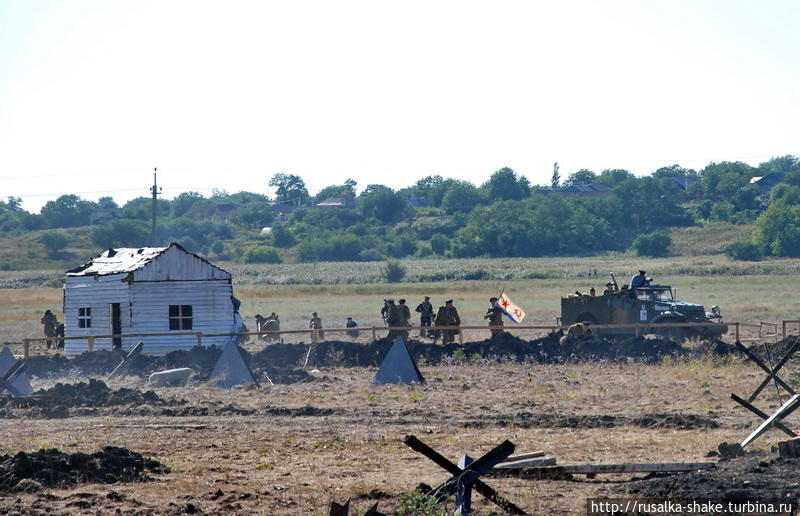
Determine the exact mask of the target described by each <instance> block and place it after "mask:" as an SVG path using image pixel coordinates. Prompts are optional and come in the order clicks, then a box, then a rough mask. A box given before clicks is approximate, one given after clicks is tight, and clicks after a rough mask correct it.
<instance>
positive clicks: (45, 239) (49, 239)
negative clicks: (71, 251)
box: [39, 231, 69, 256]
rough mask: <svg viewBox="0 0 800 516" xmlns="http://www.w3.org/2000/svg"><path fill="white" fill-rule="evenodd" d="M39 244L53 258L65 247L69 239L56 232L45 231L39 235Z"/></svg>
mask: <svg viewBox="0 0 800 516" xmlns="http://www.w3.org/2000/svg"><path fill="white" fill-rule="evenodd" d="M39 242H41V243H42V245H44V246H45V247H46V248H47V251H48V252H49V253H50V256H55V255H56V254H58V252H59V251H61V250H62V249H64V248H65V247H67V244H69V238H67V235H65V234H64V233H61V232H58V231H45V232H44V233H41V234H40V235H39Z"/></svg>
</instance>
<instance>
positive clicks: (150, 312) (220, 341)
mask: <svg viewBox="0 0 800 516" xmlns="http://www.w3.org/2000/svg"><path fill="white" fill-rule="evenodd" d="M106 260H107V261H108V259H106ZM118 270H119V269H118ZM232 296H233V286H232V283H231V275H230V273H229V272H227V271H225V270H223V269H220V268H219V267H216V266H214V265H213V264H211V263H210V262H208V261H206V260H204V259H202V258H199V257H198V256H196V255H193V254H191V253H187V252H185V251H184V250H183V249H182V248H180V247H179V246H175V245H171V246H170V247H169V248H167V249H166V250H164V251H163V252H161V253H159V254H158V255H157V256H155V257H154V258H153V259H152V260H150V261H149V262H147V263H146V264H145V265H144V266H141V267H139V268H136V269H135V270H127V271H125V272H120V273H116V274H87V275H73V274H68V275H67V277H66V280H65V283H64V318H65V336H67V337H78V336H90V335H109V334H112V333H113V331H112V320H111V306H110V305H111V304H112V303H119V305H120V323H121V326H120V327H121V331H120V333H122V334H126V333H165V332H167V333H168V332H171V331H175V332H176V333H179V332H181V331H199V332H204V333H230V332H234V331H236V327H235V321H234V310H233V303H232ZM170 305H190V306H191V307H192V328H191V329H190V330H189V329H184V330H170V327H169V307H170ZM80 308H91V327H90V328H80V327H79V326H78V324H79V322H78V314H79V309H80ZM230 338H231V337H209V338H207V339H204V340H203V345H206V346H210V345H214V344H216V345H218V346H222V345H225V344H226V343H227V342H228V341H229V340H230ZM139 341H144V344H145V347H144V351H145V352H147V353H167V352H170V351H174V350H179V349H190V348H192V347H194V346H195V345H196V344H197V338H196V337H195V336H193V335H183V336H178V337H129V338H123V339H122V349H123V350H125V351H129V350H130V349H133V347H134V346H136V344H137V343H138V342H139ZM94 346H95V347H94V349H95V350H101V349H111V347H112V339H110V338H104V339H97V340H95V344H94ZM87 348H88V342H87V341H83V340H73V341H66V349H65V352H66V353H68V354H79V353H82V352H84V351H87Z"/></svg>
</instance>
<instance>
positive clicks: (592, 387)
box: [0, 257, 800, 515]
mask: <svg viewBox="0 0 800 516" xmlns="http://www.w3.org/2000/svg"><path fill="white" fill-rule="evenodd" d="M436 263H437V262H435V261H431V263H430V264H428V263H427V262H426V263H420V264H413V263H411V262H409V264H407V266H408V269H409V279H411V280H412V282H407V283H406V282H404V283H400V284H392V285H388V284H381V283H374V282H372V283H370V282H360V281H352V282H351V281H349V280H348V279H347V278H355V277H356V276H351V275H353V274H356V273H353V272H352V271H348V270H346V268H339V269H337V270H338V271H339V272H337V273H331V271H326V272H325V274H340V275H341V278H342V281H340V282H339V283H338V284H319V285H314V284H299V285H285V284H280V285H272V284H267V283H266V282H265V281H264V280H263V278H260V277H259V274H260V271H262V270H266V269H263V268H256V267H252V268H250V269H247V270H249V271H250V272H249V273H245V272H244V269H242V270H238V269H236V270H234V273H235V277H236V278H237V280H236V282H235V285H234V290H235V294H236V295H237V296H238V297H239V298H240V299H242V301H243V303H242V312H243V315H244V317H245V319H246V320H247V321H248V323H252V320H253V319H252V318H253V316H254V315H255V314H256V313H261V314H266V313H269V312H272V311H275V312H278V313H279V314H280V315H281V319H282V321H283V325H282V326H283V328H284V329H291V328H305V327H307V320H308V316H309V315H310V312H311V311H317V312H319V313H320V314H321V316H322V317H323V319H324V321H325V325H326V326H327V327H332V326H340V325H342V324H343V322H344V318H345V317H346V316H348V315H350V316H353V317H354V318H355V319H356V320H357V321H358V322H359V323H360V324H361V326H369V325H372V324H377V323H378V322H379V319H378V315H377V314H378V310H379V309H380V306H381V300H382V299H383V298H384V297H388V296H392V297H395V298H399V297H405V298H407V299H408V300H409V303H410V304H411V305H412V307H413V306H415V305H416V303H418V302H419V300H420V299H421V297H422V296H423V295H426V294H427V295H431V296H432V297H433V301H434V303H441V301H442V300H443V299H444V298H446V297H452V298H454V300H455V304H456V306H458V308H459V310H460V312H461V314H462V317H463V319H464V323H465V324H484V321H483V319H482V315H483V313H484V312H485V310H486V307H487V304H488V303H487V298H488V297H489V296H490V295H494V294H496V293H497V292H498V290H499V289H500V288H505V290H506V292H507V293H508V294H509V295H510V296H511V297H512V299H513V300H514V301H515V302H517V303H519V304H520V305H521V306H522V307H524V308H525V309H526V310H527V311H528V313H529V317H530V319H529V320H526V323H532V324H552V323H553V322H554V319H555V317H556V316H557V315H558V310H559V298H560V297H561V296H562V295H565V294H567V293H569V292H573V291H575V290H582V291H583V290H587V289H588V287H589V286H595V287H596V288H597V287H599V286H600V285H602V284H603V283H605V276H603V275H601V274H603V272H604V271H605V272H608V271H609V270H615V271H617V272H619V274H618V280H619V281H620V283H623V282H624V283H627V281H628V280H629V278H630V272H631V271H632V270H634V269H636V268H638V266H639V264H640V263H641V262H640V261H638V260H637V259H634V258H632V257H616V258H611V257H609V258H603V259H588V258H580V259H572V258H571V259H567V260H561V261H559V260H556V259H548V260H529V261H527V262H523V261H509V262H507V263H506V262H499V263H495V262H492V264H491V265H490V266H491V267H492V269H491V270H493V271H495V272H497V274H496V275H499V274H500V273H501V271H503V270H512V269H513V270H515V271H517V272H515V273H514V275H515V277H517V276H518V277H519V278H522V277H523V276H525V275H527V276H528V279H515V280H508V281H501V280H495V279H490V280H476V281H439V282H425V281H415V280H414V278H418V277H420V276H422V275H424V274H433V272H435V265H436ZM438 263H439V265H441V264H442V262H441V261H440V262H438ZM372 265H374V264H370V266H372ZM375 266H377V265H375ZM456 266H459V264H456ZM641 266H643V267H646V268H647V269H648V271H651V272H652V274H653V275H654V276H655V277H656V279H657V280H658V281H659V282H660V283H668V284H672V285H673V287H675V288H677V290H678V297H679V298H681V299H685V300H689V301H694V302H698V303H703V304H705V305H706V307H707V308H708V307H710V306H711V305H713V304H717V305H719V306H720V307H722V311H723V315H724V316H725V318H726V320H728V321H733V320H736V321H741V322H745V323H749V324H754V325H757V324H758V323H759V322H760V321H772V322H780V321H781V320H782V319H797V318H800V298H799V297H798V296H797V295H796V292H798V290H799V289H800V281H798V276H797V274H796V273H797V262H796V261H791V260H781V261H770V262H764V263H759V264H741V263H733V262H728V261H726V259H725V258H724V257H723V258H720V257H696V258H691V259H683V261H681V262H679V261H675V260H672V261H670V260H669V259H664V260H651V261H647V262H644V264H643V265H641ZM285 267H287V268H289V267H294V266H285ZM309 267H310V266H309ZM426 267H431V269H430V271H433V272H425V271H427V270H428V269H426ZM465 267H466V265H465ZM471 267H478V266H476V265H471ZM589 268H597V269H598V274H599V275H598V277H586V276H585V271H586V270H588V269H589ZM232 269H233V268H232ZM282 270H283V269H282ZM559 271H560V272H561V274H560V275H559ZM623 271H625V273H624V274H623ZM305 272H307V273H308V274H309V275H310V277H312V281H310V282H309V283H313V277H314V275H316V274H318V273H319V272H318V271H315V270H311V271H310V272H309V271H305ZM495 272H493V273H492V274H495ZM295 273H297V274H301V273H303V271H300V270H297V271H295V270H294V269H292V270H291V271H290V272H287V274H295ZM439 273H442V274H444V273H446V271H439ZM37 274H38V276H37ZM48 274H49V273H27V274H21V273H11V272H5V273H2V274H0V281H4V282H5V283H3V284H6V285H7V284H8V281H10V280H14V281H16V280H19V281H22V282H23V283H24V282H26V281H29V279H30V278H31V277H35V278H41V281H40V282H39V283H38V284H45V285H52V284H53V283H52V281H53V278H52V277H49V275H48ZM363 274H367V272H363ZM13 275H17V276H13ZM356 275H357V274H356ZM415 275H416V276H415ZM498 277H499V276H498ZM14 278H16V279H14ZM37 281H38V280H37ZM329 283H335V282H329ZM28 284H30V283H28ZM60 306H61V290H60V289H59V288H55V287H53V286H35V287H29V288H21V289H19V288H6V289H0V340H2V341H19V340H21V339H22V338H24V337H31V336H38V335H39V334H40V332H41V325H40V324H39V318H40V317H41V313H42V312H43V311H44V310H45V309H46V308H51V309H54V311H55V312H56V313H57V315H58V317H59V319H62V318H63V317H62V314H61V310H60ZM749 331H751V332H754V331H756V329H755V326H754V327H752V328H750V330H749ZM487 333H488V332H482V333H481V332H477V333H476V334H475V335H474V339H475V340H477V339H483V338H486V337H487V336H488V335H487ZM512 333H513V330H512ZM521 336H522V337H532V335H524V334H523V335H521ZM468 338H470V337H469V336H468ZM362 339H366V336H364V337H363V338H362ZM296 340H303V338H302V337H298V338H297V339H296ZM305 340H307V339H305ZM790 367H793V366H791V365H790ZM421 369H422V373H423V375H424V376H425V378H426V380H427V382H426V383H425V384H423V385H413V386H375V385H372V384H371V383H370V380H371V378H372V377H373V376H374V374H375V369H374V368H334V367H325V366H322V367H319V369H318V370H317V371H315V372H313V375H314V376H315V380H314V381H312V382H306V383H292V384H276V385H270V384H269V383H268V382H267V383H264V382H262V384H261V386H260V387H257V388H245V389H238V388H237V389H231V390H224V389H217V388H212V387H208V386H206V385H191V386H188V387H177V388H157V389H154V390H155V391H156V393H157V394H158V395H159V396H161V397H162V398H164V399H166V400H185V403H184V404H182V405H181V406H188V407H198V408H200V409H202V408H205V409H207V410H206V411H205V413H207V414H208V415H202V416H199V415H183V416H180V417H178V416H171V415H166V414H165V413H164V412H163V411H162V412H159V411H158V410H156V409H155V408H153V407H149V406H147V405H146V404H145V405H142V406H136V407H125V409H124V410H119V411H117V410H116V409H108V410H101V411H96V412H92V410H91V409H79V410H75V411H74V412H72V413H70V416H69V417H66V418H60V419H8V418H5V419H0V452H2V453H4V454H14V453H16V452H19V451H35V450H38V449H43V448H58V449H60V450H62V451H64V452H70V453H74V452H77V451H83V452H95V451H97V450H99V449H100V448H101V447H103V446H107V445H114V446H121V447H125V448H129V449H131V450H134V451H137V452H140V453H142V454H144V455H146V456H149V457H152V458H154V459H157V460H159V461H161V462H163V463H164V464H166V465H167V466H169V468H170V471H169V473H166V474H160V475H156V476H155V477H156V478H155V480H154V481H152V482H144V483H126V484H114V485H99V484H84V485H80V486H78V487H76V488H74V489H45V491H44V492H43V493H42V492H39V493H16V492H15V493H9V492H0V511H2V512H15V511H17V512H20V513H24V512H26V511H27V512H26V513H29V514H44V513H46V512H56V513H92V514H95V513H98V512H99V513H101V514H107V513H113V512H114V511H116V510H117V509H119V510H120V511H122V512H123V513H134V514H182V513H191V512H193V511H203V512H204V513H216V514H223V513H224V514H269V515H272V514H319V515H325V514H327V507H328V506H329V503H330V502H331V501H332V500H336V501H339V502H343V501H344V500H345V499H347V498H351V499H353V504H354V505H355V507H356V508H357V509H358V514H362V513H363V512H364V511H365V510H366V508H367V507H369V506H370V505H372V504H373V503H374V502H375V501H378V502H379V508H380V509H381V510H383V511H384V512H389V513H391V512H392V511H393V510H395V509H396V508H398V507H399V505H400V504H401V494H403V493H408V492H410V491H411V490H413V489H414V488H415V487H416V486H417V484H419V483H420V482H425V483H427V484H429V485H436V484H438V483H440V482H442V481H443V480H445V479H446V477H447V475H446V474H445V473H444V472H443V471H442V470H440V469H439V468H438V467H437V466H436V465H434V464H433V463H432V462H430V461H429V460H428V459H426V458H424V457H422V456H421V455H419V454H417V453H416V452H413V451H411V450H410V449H409V448H407V447H406V446H405V445H403V444H402V438H403V436H405V435H408V434H413V435H416V436H417V437H419V438H420V439H422V440H423V441H425V442H426V443H428V444H429V445H431V446H432V447H433V448H435V449H437V450H439V451H440V452H442V453H443V454H445V455H446V456H448V457H449V458H451V459H452V460H456V459H457V458H458V457H459V455H460V454H462V453H465V452H466V453H469V454H470V455H472V456H480V455H481V454H483V453H485V452H486V451H488V450H490V449H491V448H492V447H494V446H496V445H497V444H499V443H500V442H502V441H503V440H505V439H509V440H511V441H512V442H514V443H515V444H516V446H517V452H526V451H534V450H544V451H546V452H548V453H549V454H551V455H553V456H555V457H556V458H557V459H558V461H559V463H560V464H587V463H591V464H601V463H620V462H682V461H691V462H697V461H703V460H708V459H706V454H707V452H709V451H710V450H713V449H716V447H717V445H718V444H719V443H720V442H722V441H729V442H730V441H738V440H741V439H742V438H743V437H744V436H745V435H746V434H747V433H748V429H750V428H753V427H754V426H755V423H756V421H755V419H754V418H753V417H751V416H749V415H748V414H747V413H745V412H744V411H743V410H742V409H740V408H738V406H736V405H735V404H734V403H733V402H731V401H730V394H731V393H732V392H734V393H738V394H740V395H743V396H744V395H747V394H748V393H749V392H750V391H752V390H753V389H754V388H755V386H756V385H758V383H759V382H760V381H761V379H762V378H763V374H762V373H761V372H760V370H758V369H757V368H756V367H755V366H753V365H752V364H748V363H743V362H741V361H739V360H718V359H712V358H711V357H707V358H700V359H692V360H688V361H672V360H665V361H664V362H663V363H661V364H658V365H647V364H641V363H637V362H629V363H610V362H590V363H581V364H567V365H556V364H536V363H529V362H525V363H509V362H505V363H497V362H490V361H487V360H483V359H476V360H474V361H473V362H472V363H466V364H465V363H460V362H457V361H451V362H449V363H446V364H444V365H437V366H422V367H421ZM792 374H793V373H792V372H791V370H790V369H787V374H786V375H785V376H786V377H787V378H788V377H789V376H791V375H792ZM79 380H85V379H84V378H78V377H69V378H56V379H47V380H44V379H38V378H34V379H33V382H32V383H33V385H34V388H37V389H38V388H48V387H51V386H53V384H54V383H55V382H56V381H59V382H77V381H79ZM145 381H146V380H145V379H144V378H140V377H137V376H127V377H123V378H121V379H116V380H113V381H111V382H110V384H109V385H110V386H111V387H112V388H120V387H128V388H136V389H142V390H146V389H147V387H146V385H145ZM762 396H763V397H762V398H761V404H760V406H761V407H762V408H764V409H767V407H772V408H775V407H777V406H778V405H779V400H778V399H777V396H776V395H775V392H774V389H770V390H769V391H768V392H766V393H765V394H763V395H762ZM175 403H176V404H177V403H178V401H175ZM201 412H202V411H200V412H198V413H201ZM643 415H653V417H652V418H650V419H651V420H652V421H653V423H651V424H648V423H645V424H642V423H640V422H639V423H637V421H640V420H637V418H641V416H643ZM675 417H678V418H680V417H684V418H689V419H692V418H695V419H697V420H699V421H711V422H713V425H711V426H705V425H702V424H697V425H692V424H690V425H688V427H680V425H674V424H669V423H665V424H662V422H664V421H669V420H670V419H671V418H675ZM777 439H782V436H781V434H779V433H776V432H770V433H768V434H767V435H766V436H765V437H764V438H762V439H760V440H759V441H757V442H756V443H755V445H754V448H755V449H761V450H768V449H769V446H770V444H771V443H773V442H774V441H775V440H777ZM630 478H631V476H630V475H628V476H620V475H611V476H600V477H598V478H596V479H586V478H584V477H580V476H577V477H576V478H575V480H572V481H567V480H538V481H534V480H523V479H513V478H497V479H489V480H487V482H488V483H490V484H491V485H492V486H494V487H495V488H496V489H497V490H498V491H499V492H500V493H502V494H503V495H505V496H507V497H508V498H510V499H511V500H512V501H513V502H515V503H516V504H518V505H519V506H520V507H522V508H523V509H525V510H526V511H528V512H529V513H531V514H548V515H549V514H585V503H586V498H587V497H590V496H612V495H613V494H614V493H613V492H612V489H614V488H617V487H619V486H624V485H626V482H627V481H628V480H629V479H630ZM475 500H476V502H475V509H476V511H477V513H478V514H490V513H496V512H495V509H494V508H493V507H492V506H489V505H487V504H486V503H484V502H483V501H482V500H479V497H477V496H476V497H475ZM87 504H88V505H87ZM87 507H88V508H87ZM451 508H452V507H451ZM353 514H356V512H353Z"/></svg>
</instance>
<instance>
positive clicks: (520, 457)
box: [503, 450, 544, 462]
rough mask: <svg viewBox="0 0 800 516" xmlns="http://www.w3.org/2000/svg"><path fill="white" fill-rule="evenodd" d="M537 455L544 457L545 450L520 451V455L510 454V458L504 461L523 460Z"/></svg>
mask: <svg viewBox="0 0 800 516" xmlns="http://www.w3.org/2000/svg"><path fill="white" fill-rule="evenodd" d="M537 457H544V452H543V451H541V450H539V451H534V452H529V453H520V454H519V455H509V456H508V458H507V459H506V460H504V461H503V462H514V461H515V460H523V459H535V458H537Z"/></svg>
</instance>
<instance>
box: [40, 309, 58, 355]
mask: <svg viewBox="0 0 800 516" xmlns="http://www.w3.org/2000/svg"><path fill="white" fill-rule="evenodd" d="M40 322H41V323H42V324H43V325H44V336H45V338H46V339H47V349H50V346H52V345H53V340H52V339H53V338H54V337H55V336H56V326H58V319H56V315H55V314H54V313H53V312H51V311H50V310H45V311H44V315H43V316H42V319H41V321H40Z"/></svg>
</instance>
